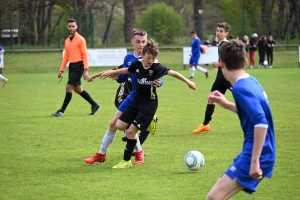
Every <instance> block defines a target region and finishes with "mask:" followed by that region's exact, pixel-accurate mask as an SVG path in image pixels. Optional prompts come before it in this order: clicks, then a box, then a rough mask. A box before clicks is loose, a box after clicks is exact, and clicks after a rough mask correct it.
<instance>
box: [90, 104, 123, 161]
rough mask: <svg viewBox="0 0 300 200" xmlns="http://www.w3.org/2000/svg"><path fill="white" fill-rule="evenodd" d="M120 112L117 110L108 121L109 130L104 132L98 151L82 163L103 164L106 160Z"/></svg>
mask: <svg viewBox="0 0 300 200" xmlns="http://www.w3.org/2000/svg"><path fill="white" fill-rule="evenodd" d="M121 114H122V112H121V111H119V110H117V111H116V113H115V116H114V117H113V119H112V120H111V121H110V124H109V128H108V129H107V130H106V132H105V134H104V137H103V139H102V142H101V145H100V150H99V152H97V153H96V154H95V155H94V156H92V157H90V158H86V159H85V160H84V162H86V163H87V164H94V163H95V162H100V163H101V162H104V161H105V159H106V152H107V150H108V147H109V145H110V144H111V143H112V142H113V141H114V138H115V137H116V134H117V127H116V122H117V120H118V119H119V117H120V116H121Z"/></svg>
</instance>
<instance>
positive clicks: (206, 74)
mask: <svg viewBox="0 0 300 200" xmlns="http://www.w3.org/2000/svg"><path fill="white" fill-rule="evenodd" d="M208 73H209V71H208V70H207V71H206V72H205V73H204V74H205V77H206V78H208Z"/></svg>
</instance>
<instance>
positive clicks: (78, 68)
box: [68, 61, 84, 86]
mask: <svg viewBox="0 0 300 200" xmlns="http://www.w3.org/2000/svg"><path fill="white" fill-rule="evenodd" d="M83 70H84V65H83V62H82V61H80V62H76V63H70V64H69V80H68V84H70V85H75V86H79V85H81V81H80V79H81V77H82V74H83Z"/></svg>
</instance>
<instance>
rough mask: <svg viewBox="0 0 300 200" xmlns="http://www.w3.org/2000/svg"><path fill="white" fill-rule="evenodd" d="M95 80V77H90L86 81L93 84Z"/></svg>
mask: <svg viewBox="0 0 300 200" xmlns="http://www.w3.org/2000/svg"><path fill="white" fill-rule="evenodd" d="M94 78H95V77H94V76H89V77H87V78H86V79H85V80H86V81H87V82H92V81H93V79H94Z"/></svg>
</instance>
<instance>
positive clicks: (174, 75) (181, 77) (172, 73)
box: [168, 70, 196, 90]
mask: <svg viewBox="0 0 300 200" xmlns="http://www.w3.org/2000/svg"><path fill="white" fill-rule="evenodd" d="M168 75H170V76H173V77H175V78H177V79H179V80H181V81H183V82H185V83H186V84H187V85H188V86H189V88H191V89H193V90H196V84H195V83H194V82H192V81H190V80H189V79H187V78H185V77H184V76H183V75H182V74H180V73H178V72H176V71H173V70H169V71H168Z"/></svg>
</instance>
